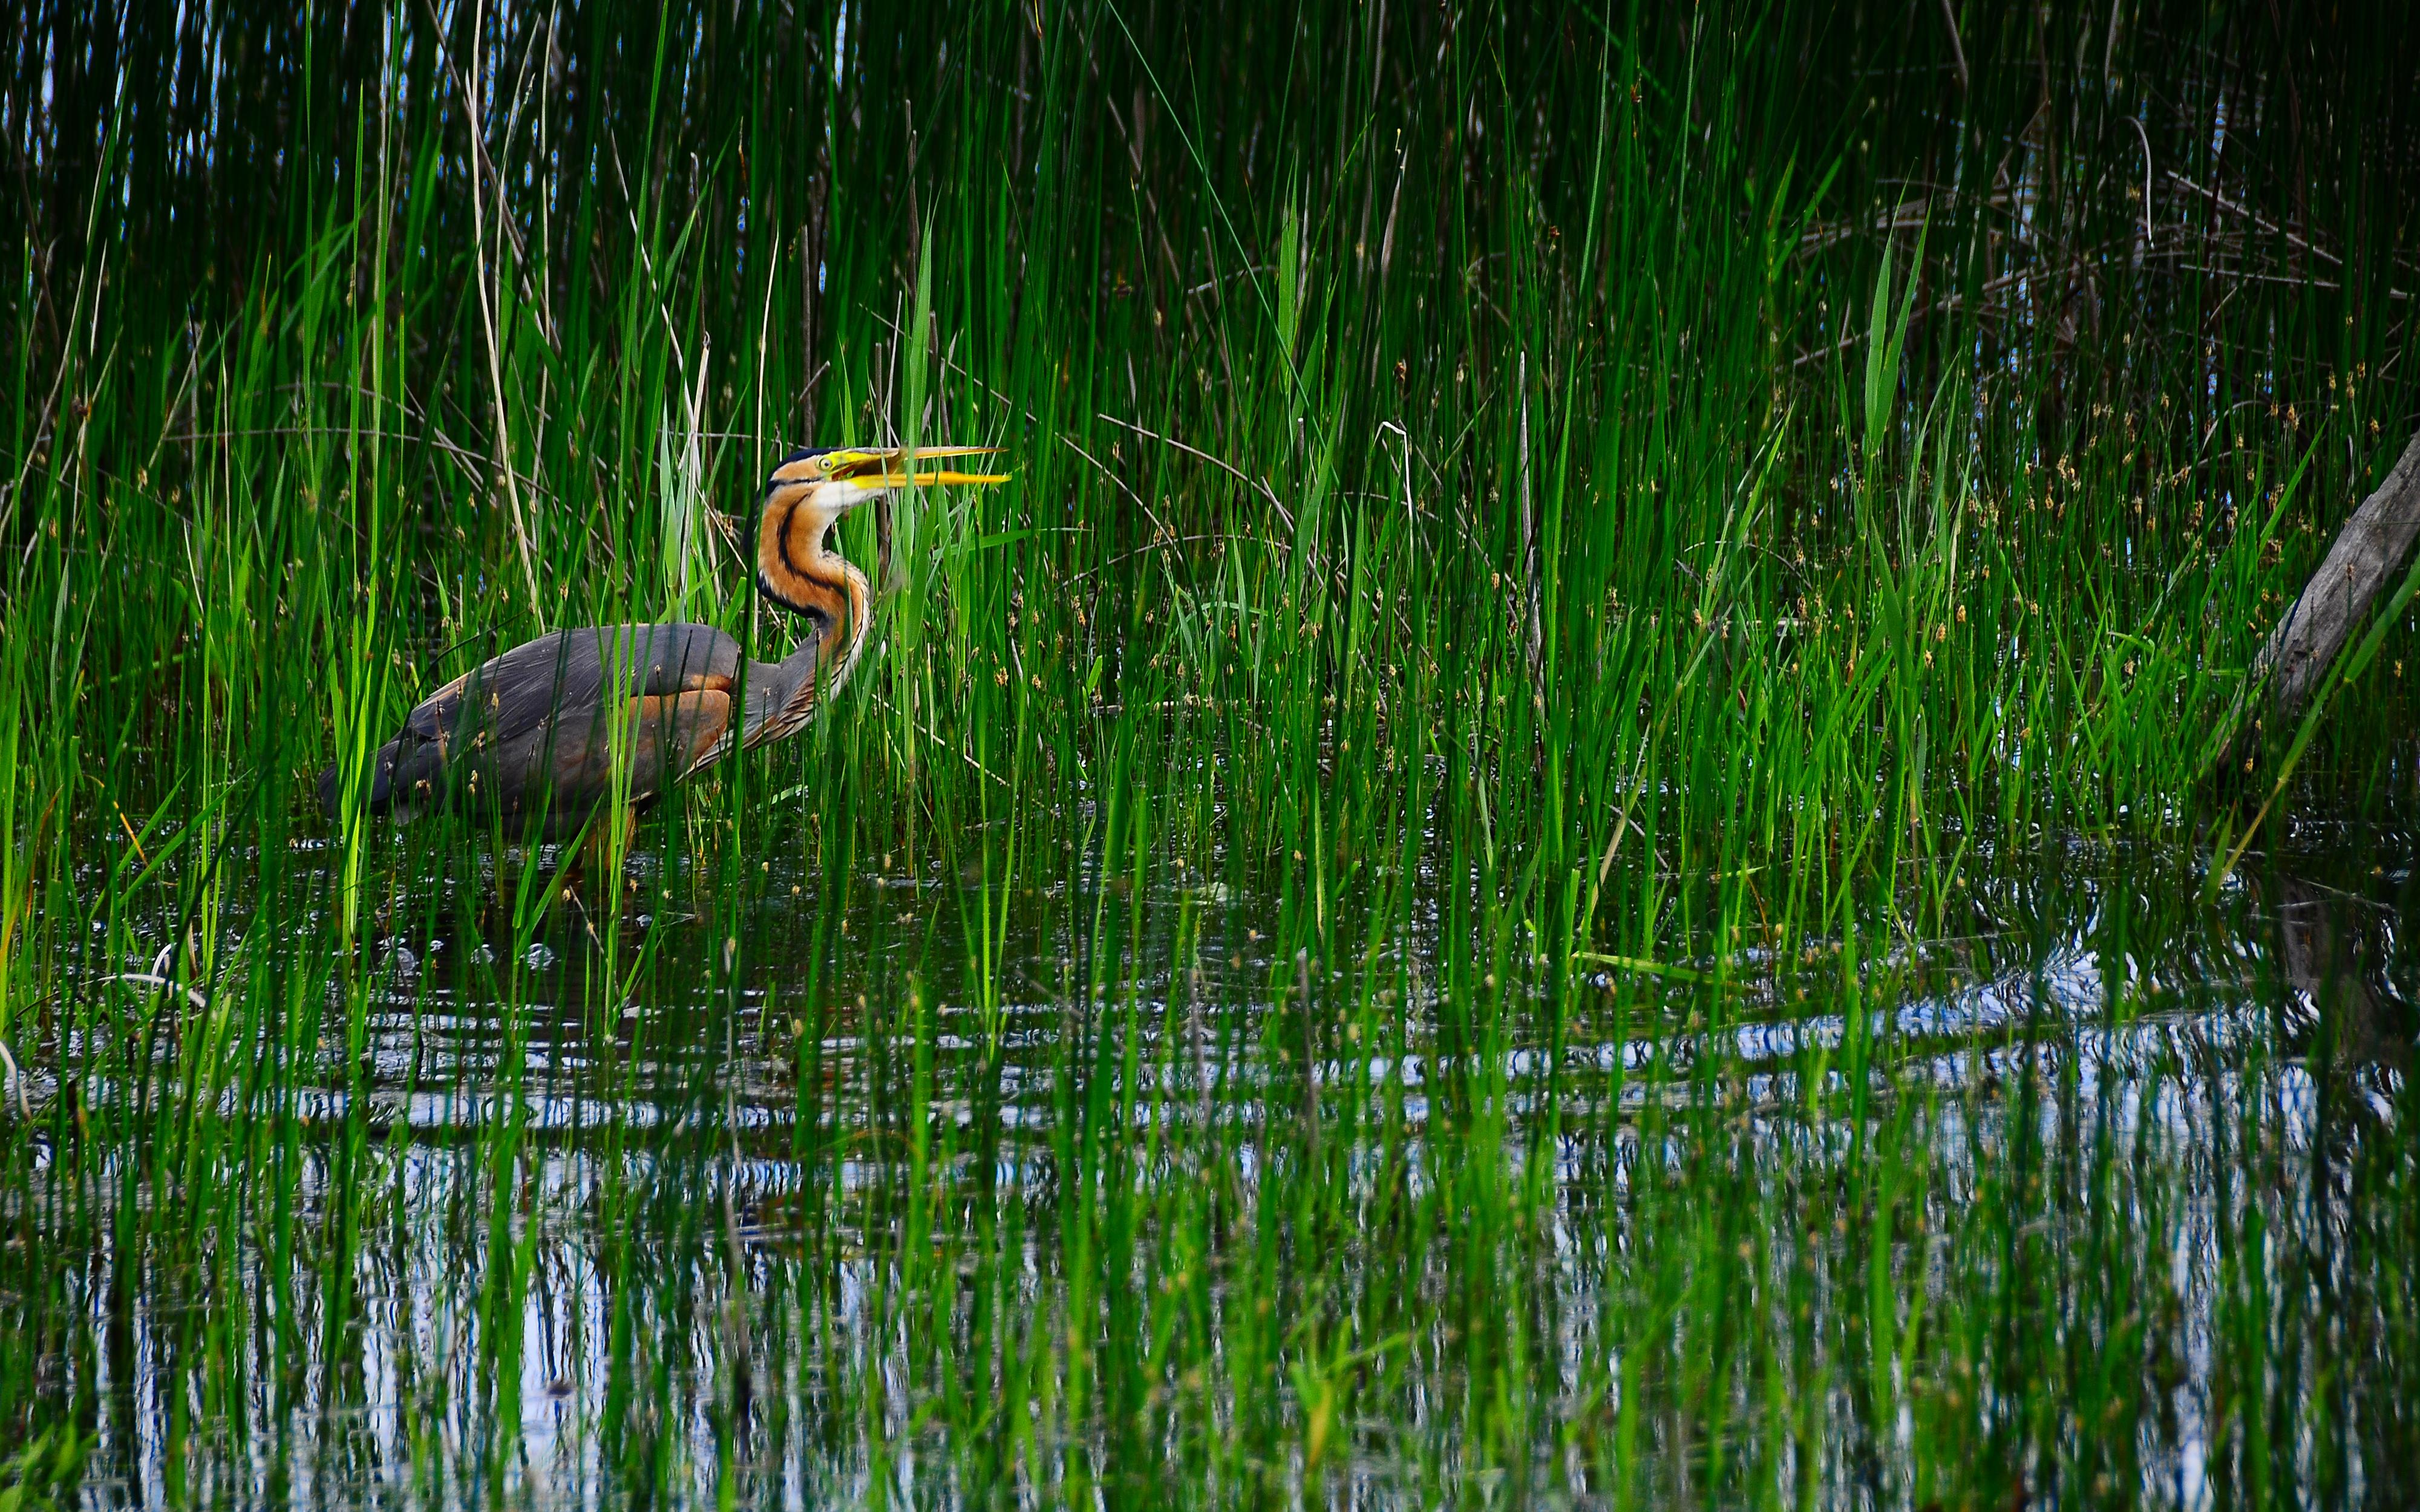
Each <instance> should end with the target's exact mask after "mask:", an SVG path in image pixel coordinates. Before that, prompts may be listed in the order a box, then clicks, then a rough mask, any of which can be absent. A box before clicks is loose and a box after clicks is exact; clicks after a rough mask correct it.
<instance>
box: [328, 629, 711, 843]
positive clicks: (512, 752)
mask: <svg viewBox="0 0 2420 1512" xmlns="http://www.w3.org/2000/svg"><path fill="white" fill-rule="evenodd" d="M738 671H739V647H738V643H737V641H735V640H732V639H731V637H729V636H727V635H725V634H723V633H722V632H721V630H718V629H716V628H715V627H714V626H712V625H687V624H674V625H599V626H594V627H589V628H582V629H576V630H558V631H555V632H554V633H553V634H551V635H544V636H540V637H538V638H537V639H536V640H530V641H525V642H523V643H522V644H520V645H518V646H515V647H514V648H513V649H512V650H510V651H507V652H505V653H504V655H503V656H496V657H494V658H492V659H490V660H489V661H486V662H483V663H481V664H480V665H479V666H477V667H475V668H473V669H472V670H471V671H468V672H465V673H464V674H462V675H461V676H460V677H458V678H456V679H454V681H452V682H450V683H448V684H446V685H445V686H444V687H441V688H439V689H438V690H437V691H436V692H435V693H434V694H432V695H430V696H429V697H428V698H427V699H426V700H424V701H423V702H421V703H420V705H419V706H418V707H416V708H414V709H413V710H412V711H411V714H410V715H409V716H407V717H406V718H405V719H404V723H403V728H402V729H401V730H400V731H398V732H396V737H395V738H394V739H393V740H390V741H388V742H387V743H386V745H385V746H383V747H381V748H380V750H379V752H378V754H377V756H376V757H375V758H374V760H373V764H372V766H371V774H370V798H369V807H370V809H371V810H372V811H373V812H380V811H384V810H390V809H399V810H403V811H405V812H406V813H411V812H416V811H418V810H423V809H426V808H430V807H435V806H438V805H440V804H442V803H444V802H447V801H449V800H453V799H457V798H470V799H473V800H474V801H478V802H481V803H482V804H484V805H485V806H490V807H501V808H503V809H504V810H505V811H506V812H514V811H518V810H520V809H521V808H523V807H524V805H525V804H532V803H535V802H537V801H540V798H539V795H540V790H542V789H543V788H544V787H545V785H546V783H545V781H544V779H545V778H546V776H547V775H548V773H547V762H548V759H549V754H550V752H551V749H552V748H553V747H554V746H555V745H556V744H558V743H559V742H561V741H563V740H565V739H566V738H575V739H578V740H581V741H584V735H585V732H586V731H587V730H588V729H589V728H590V727H591V726H592V725H593V724H594V723H595V722H596V717H597V713H598V711H599V709H600V708H601V707H602V705H603V703H604V702H605V701H606V700H607V698H608V697H609V696H610V697H611V698H612V699H613V700H614V701H615V702H617V703H618V702H622V701H625V700H628V699H631V698H639V697H664V696H670V695H674V694H677V693H679V692H681V691H683V690H684V689H687V688H690V687H695V686H697V685H699V684H700V683H702V682H710V681H713V680H718V679H719V680H722V681H724V682H728V681H730V680H733V679H735V678H737V675H738ZM574 726H577V728H578V731H579V732H580V734H579V735H578V736H575V735H574V730H573V728H572V727H574ZM318 786H319V803H320V807H321V808H322V809H323V810H326V811H328V812H329V813H331V814H333V813H334V811H335V809H336V802H337V796H338V795H337V791H336V788H337V769H336V768H335V767H334V766H333V765H332V766H330V767H329V768H328V769H327V770H326V771H324V772H322V773H320V774H319V784H318ZM457 788H460V789H461V791H459V792H458V791H456V790H457ZM482 788H484V789H485V791H484V792H481V791H479V790H480V789H482ZM557 796H558V797H568V796H570V795H568V794H558V795H557Z"/></svg>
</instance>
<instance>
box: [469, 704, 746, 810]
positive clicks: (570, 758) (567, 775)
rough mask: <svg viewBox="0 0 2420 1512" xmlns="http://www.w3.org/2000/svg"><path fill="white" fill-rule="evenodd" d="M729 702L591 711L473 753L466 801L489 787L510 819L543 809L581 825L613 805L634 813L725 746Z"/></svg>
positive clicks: (572, 713)
mask: <svg viewBox="0 0 2420 1512" xmlns="http://www.w3.org/2000/svg"><path fill="white" fill-rule="evenodd" d="M731 709H732V697H731V695H730V693H728V692H727V691H722V690H720V689H700V690H693V691H690V692H682V693H672V694H666V695H661V696H647V695H642V696H640V697H637V698H629V699H622V700H618V701H616V702H615V704H614V708H613V713H614V717H612V718H607V717H603V715H602V714H601V713H600V712H599V711H598V710H597V708H596V707H595V706H594V705H591V706H589V707H586V708H581V709H575V710H572V711H569V712H566V714H564V715H563V716H562V717H560V718H558V719H556V720H554V721H553V722H552V723H551V724H547V725H540V726H539V727H537V728H535V729H532V730H529V731H525V732H524V733H521V734H520V736H518V737H516V738H514V739H510V740H506V741H503V742H500V743H498V744H497V745H496V746H494V747H492V748H488V747H483V748H479V749H477V750H474V751H473V752H472V753H471V754H470V755H469V756H468V758H467V759H466V760H465V761H464V762H463V763H462V767H463V769H464V770H463V774H462V776H461V777H460V779H459V781H460V784H461V786H462V788H463V790H464V792H465V795H467V796H473V797H475V796H477V795H478V789H479V788H481V787H485V788H486V789H487V790H488V791H489V793H491V794H493V795H496V801H497V803H498V805H499V806H500V807H501V808H503V809H504V810H505V811H506V812H507V813H508V814H515V815H527V814H534V813H535V812H536V811H537V810H540V809H541V808H543V809H545V810H547V811H548V813H549V814H550V815H551V817H552V818H553V819H555V820H557V821H566V822H568V823H570V824H574V825H576V824H577V823H578V821H579V820H580V819H582V818H584V817H585V816H586V815H587V814H588V813H589V812H590V811H591V810H595V809H597V808H598V807H600V806H602V805H604V804H608V803H618V804H625V805H635V804H642V803H645V802H647V801H648V800H649V799H651V798H654V797H655V796H657V795H659V794H660V793H662V792H663V790H664V789H665V788H666V787H667V786H669V785H670V784H672V783H674V782H675V781H678V780H679V779H681V778H682V777H684V776H685V775H687V774H688V772H689V770H690V768H691V767H692V766H694V765H695V764H697V763H698V761H699V760H700V759H701V758H702V757H703V756H704V755H705V753H706V752H707V751H709V750H711V749H713V748H714V747H715V745H716V743H717V742H719V741H720V740H721V738H722V735H723V732H724V731H725V730H727V729H729V728H730V724H731Z"/></svg>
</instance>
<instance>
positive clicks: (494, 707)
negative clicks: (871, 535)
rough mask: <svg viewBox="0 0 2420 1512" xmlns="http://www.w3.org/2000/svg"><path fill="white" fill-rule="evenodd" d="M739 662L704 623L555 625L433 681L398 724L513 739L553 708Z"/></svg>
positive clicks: (689, 684)
mask: <svg viewBox="0 0 2420 1512" xmlns="http://www.w3.org/2000/svg"><path fill="white" fill-rule="evenodd" d="M738 671H739V645H738V642H737V641H735V640H732V639H731V637H729V636H727V635H725V634H723V633H722V632H721V631H720V630H718V629H716V628H715V627H714V626H712V625H605V626H599V627H597V628H591V629H579V630H558V631H556V632H555V633H554V634H552V635H547V636H540V637H539V638H538V639H536V640H531V641H528V642H526V643H524V644H521V645H518V646H515V647H514V648H513V649H512V650H510V651H507V652H505V653H504V655H503V656H498V657H495V658H494V659H492V660H490V661H486V662H483V663H481V664H480V665H479V666H477V667H474V668H473V669H472V670H471V671H467V672H465V673H463V674H462V675H461V676H459V677H458V678H456V679H454V681H452V682H450V683H448V684H446V685H445V686H444V687H441V688H439V689H438V690H437V691H436V692H435V693H433V694H431V695H430V696H429V697H428V698H427V700H426V701H425V702H422V703H421V705H420V706H419V707H418V708H416V709H413V710H412V711H411V717H409V718H408V719H406V720H405V722H404V731H405V733H408V734H411V735H415V736H417V737H418V738H420V739H422V740H436V739H439V738H440V737H441V735H442V736H443V737H444V738H446V739H447V740H449V741H450V740H454V739H462V740H468V739H471V738H473V737H474V736H475V735H484V736H485V737H486V738H487V740H489V741H490V742H496V743H502V742H505V741H515V740H519V739H520V738H521V737H523V736H525V735H527V734H529V733H531V732H532V731H535V730H537V729H539V728H541V727H542V726H544V725H545V724H546V723H547V722H548V721H549V720H550V719H551V718H552V717H555V716H558V715H570V714H573V713H575V712H576V711H579V710H583V709H585V710H595V709H597V708H598V707H599V706H601V705H602V704H604V703H606V702H618V701H619V700H621V699H625V698H631V697H640V698H668V697H672V696H674V695H676V694H680V693H685V692H695V691H699V690H702V689H721V688H727V687H730V686H731V684H732V682H733V680H734V679H735V678H737V675H738ZM466 714H468V715H469V717H470V722H469V723H468V724H466V723H465V719H464V717H465V715H466Z"/></svg>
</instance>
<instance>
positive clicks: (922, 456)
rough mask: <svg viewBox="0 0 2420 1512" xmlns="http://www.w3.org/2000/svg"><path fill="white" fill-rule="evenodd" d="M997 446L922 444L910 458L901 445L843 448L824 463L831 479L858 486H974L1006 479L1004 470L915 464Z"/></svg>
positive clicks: (986, 451)
mask: <svg viewBox="0 0 2420 1512" xmlns="http://www.w3.org/2000/svg"><path fill="white" fill-rule="evenodd" d="M1000 450H1001V448H999V447H997V446H922V447H918V448H917V449H916V455H914V456H913V457H912V458H911V457H909V455H907V448H906V447H904V446H901V447H893V448H892V449H891V450H889V451H881V452H845V453H842V454H841V455H838V456H835V457H833V458H831V459H830V461H829V462H828V463H826V467H827V468H828V469H829V470H830V476H831V477H832V478H833V479H835V480H842V481H846V482H849V483H853V484H856V485H857V486H859V487H861V488H866V489H875V488H905V487H907V486H908V485H910V484H920V485H926V486H941V487H978V486H983V485H985V484H993V483H1006V482H1007V481H1008V478H1009V475H1008V474H1007V473H1005V472H952V471H937V472H918V471H915V466H916V464H920V463H923V462H926V461H933V460H938V459H939V458H941V457H945V456H990V455H995V454H997V453H998V452H999V451H1000Z"/></svg>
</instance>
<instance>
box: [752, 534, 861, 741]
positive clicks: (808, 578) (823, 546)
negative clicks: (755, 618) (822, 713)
mask: <svg viewBox="0 0 2420 1512" xmlns="http://www.w3.org/2000/svg"><path fill="white" fill-rule="evenodd" d="M794 518H795V517H794ZM792 523H793V521H791V520H784V521H783V522H781V524H780V525H779V526H775V527H770V528H768V530H767V531H766V532H765V539H764V540H763V542H761V543H760V548H759V552H758V560H757V571H758V574H759V576H760V577H761V578H762V579H763V582H764V586H765V588H766V590H767V591H768V593H769V594H771V595H772V596H773V597H774V598H775V599H776V600H777V601H779V602H780V603H781V604H783V606H784V607H785V608H787V609H791V610H792V611H793V612H795V613H798V614H799V615H801V616H803V617H804V618H805V619H806V620H807V621H808V623H809V624H811V625H814V627H815V633H814V634H813V635H811V636H809V637H808V638H807V639H806V640H802V641H800V642H799V646H798V649H797V650H795V651H793V652H791V653H790V654H789V655H788V656H784V657H783V658H782V659H781V660H780V661H778V662H776V663H774V664H773V665H772V667H771V668H770V669H768V675H766V676H765V677H764V678H763V680H762V683H761V685H760V687H759V689H758V690H757V691H756V692H755V693H754V694H753V695H752V696H751V698H750V699H749V701H748V702H750V704H751V705H752V708H751V710H750V713H751V714H752V716H753V717H751V718H750V719H749V721H748V726H749V728H748V734H747V743H748V744H749V745H751V746H757V745H762V744H763V743H765V742H766V741H768V740H779V739H781V738H782V737H783V736H784V735H787V734H791V733H795V732H796V731H798V730H799V729H800V728H801V727H803V726H804V725H805V724H806V723H807V722H808V721H809V720H810V719H812V718H813V717H814V710H815V703H816V700H817V698H818V697H819V696H824V695H829V694H830V692H831V691H832V690H833V689H835V688H837V687H840V685H841V684H842V683H843V682H844V681H845V680H846V679H847V677H848V674H849V673H850V672H851V671H854V670H855V669H856V666H857V658H858V656H860V655H861V653H862V652H863V651H864V650H865V638H866V632H867V630H868V629H869V628H871V627H872V625H873V621H874V617H873V614H872V612H871V609H872V603H873V599H872V594H871V590H870V589H869V586H868V585H867V583H866V580H865V574H863V573H861V572H860V571H858V570H857V568H855V567H854V566H851V565H850V564H849V563H848V562H847V560H846V559H845V558H843V557H841V556H840V555H838V554H837V553H835V552H833V551H832V550H831V549H830V547H829V545H828V541H829V538H830V524H829V523H828V522H827V523H825V524H824V525H823V526H822V528H821V529H811V528H810V526H811V525H812V522H808V521H798V522H797V523H798V525H799V528H798V529H795V530H793V529H789V528H787V527H789V526H790V525H791V524H792Z"/></svg>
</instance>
